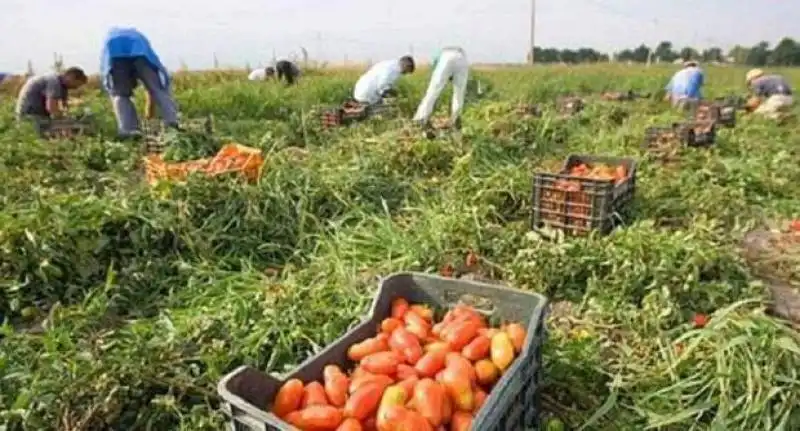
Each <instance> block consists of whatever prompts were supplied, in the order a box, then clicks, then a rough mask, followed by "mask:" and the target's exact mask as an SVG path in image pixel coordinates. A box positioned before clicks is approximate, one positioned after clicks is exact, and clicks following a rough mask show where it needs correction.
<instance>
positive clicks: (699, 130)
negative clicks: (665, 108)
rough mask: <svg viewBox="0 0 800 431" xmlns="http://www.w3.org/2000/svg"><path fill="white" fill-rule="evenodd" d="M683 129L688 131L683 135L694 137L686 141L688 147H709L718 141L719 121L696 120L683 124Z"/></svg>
mask: <svg viewBox="0 0 800 431" xmlns="http://www.w3.org/2000/svg"><path fill="white" fill-rule="evenodd" d="M681 127H682V128H683V130H686V131H685V132H683V133H686V134H687V135H688V136H692V137H693V138H691V139H690V140H687V141H686V145H688V146H690V147H708V146H711V145H714V143H715V142H716V141H717V121H713V120H695V121H692V122H688V123H685V124H682V125H681Z"/></svg>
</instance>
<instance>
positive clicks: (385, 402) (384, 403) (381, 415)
mask: <svg viewBox="0 0 800 431" xmlns="http://www.w3.org/2000/svg"><path fill="white" fill-rule="evenodd" d="M408 399H409V393H408V392H406V390H405V388H403V386H400V385H394V386H390V387H388V388H386V391H385V392H384V393H383V397H381V402H380V405H379V406H378V416H377V417H376V420H375V422H376V424H377V425H378V429H386V428H387V427H388V426H387V425H388V424H387V417H386V413H387V409H389V407H397V406H400V407H402V406H405V404H406V402H407V401H408Z"/></svg>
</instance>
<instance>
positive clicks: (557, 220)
mask: <svg viewBox="0 0 800 431" xmlns="http://www.w3.org/2000/svg"><path fill="white" fill-rule="evenodd" d="M635 189H636V162H635V161H634V160H633V159H628V158H614V157H600V156H578V155H572V156H569V157H568V158H567V160H566V161H565V162H564V165H563V168H562V169H561V171H559V172H557V173H552V172H537V173H536V174H535V176H534V181H533V201H532V202H533V217H532V225H533V228H534V229H539V228H542V227H545V226H547V227H550V228H555V229H560V230H563V231H564V232H565V233H569V234H572V235H583V234H587V233H589V232H591V231H595V230H597V231H600V232H601V233H603V234H605V233H609V232H610V231H611V230H612V229H613V228H614V227H615V226H617V225H619V224H620V222H621V221H622V220H624V216H626V215H627V214H628V212H629V209H630V206H631V202H632V201H633V196H634V192H635Z"/></svg>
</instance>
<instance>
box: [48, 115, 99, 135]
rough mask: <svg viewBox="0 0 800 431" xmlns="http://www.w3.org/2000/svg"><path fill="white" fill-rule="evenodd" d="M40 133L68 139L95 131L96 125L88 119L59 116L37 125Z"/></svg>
mask: <svg viewBox="0 0 800 431" xmlns="http://www.w3.org/2000/svg"><path fill="white" fill-rule="evenodd" d="M37 128H38V130H39V133H40V134H41V135H42V136H43V137H45V138H48V139H55V138H62V139H68V138H73V137H76V136H86V135H91V134H93V133H94V127H93V126H92V125H91V124H90V123H89V122H88V121H81V120H76V119H72V118H58V119H52V120H46V121H42V122H40V123H39V124H38V125H37Z"/></svg>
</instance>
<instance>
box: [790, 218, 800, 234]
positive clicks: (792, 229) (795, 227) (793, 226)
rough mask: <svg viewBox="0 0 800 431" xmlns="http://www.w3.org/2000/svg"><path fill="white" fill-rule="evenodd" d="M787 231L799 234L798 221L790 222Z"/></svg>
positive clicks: (799, 226)
mask: <svg viewBox="0 0 800 431" xmlns="http://www.w3.org/2000/svg"><path fill="white" fill-rule="evenodd" d="M789 231H790V232H800V220H792V222H791V223H789Z"/></svg>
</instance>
